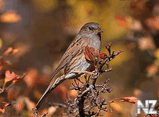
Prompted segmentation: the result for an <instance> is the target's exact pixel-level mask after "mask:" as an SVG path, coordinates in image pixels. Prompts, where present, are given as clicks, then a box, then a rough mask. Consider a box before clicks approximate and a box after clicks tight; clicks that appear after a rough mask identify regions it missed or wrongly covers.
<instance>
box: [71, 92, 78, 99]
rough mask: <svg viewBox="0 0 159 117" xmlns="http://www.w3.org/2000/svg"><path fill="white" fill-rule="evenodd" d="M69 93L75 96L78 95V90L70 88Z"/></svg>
mask: <svg viewBox="0 0 159 117" xmlns="http://www.w3.org/2000/svg"><path fill="white" fill-rule="evenodd" d="M69 95H70V96H71V97H73V98H75V97H76V96H77V95H78V92H77V91H76V90H70V91H69Z"/></svg>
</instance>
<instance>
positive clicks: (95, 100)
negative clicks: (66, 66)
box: [50, 43, 122, 117]
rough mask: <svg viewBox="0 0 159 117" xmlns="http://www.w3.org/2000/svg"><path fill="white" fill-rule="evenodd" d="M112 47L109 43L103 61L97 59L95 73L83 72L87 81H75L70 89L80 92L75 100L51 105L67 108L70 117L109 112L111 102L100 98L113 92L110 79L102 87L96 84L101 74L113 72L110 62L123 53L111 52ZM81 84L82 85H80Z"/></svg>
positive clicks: (90, 115) (84, 116)
mask: <svg viewBox="0 0 159 117" xmlns="http://www.w3.org/2000/svg"><path fill="white" fill-rule="evenodd" d="M111 45H112V44H111V43H109V44H108V45H107V46H106V49H107V51H108V55H106V54H105V55H106V56H105V57H104V58H102V59H95V60H96V63H97V64H96V66H95V70H94V71H92V72H90V73H89V72H85V71H84V72H83V73H84V78H85V81H81V80H80V79H79V78H78V79H75V80H74V83H72V87H71V88H70V89H71V90H76V91H78V95H77V97H76V98H75V99H74V100H71V99H70V97H68V99H67V101H66V103H65V104H58V103H52V104H50V105H51V106H55V105H56V106H59V107H63V108H65V109H66V110H67V113H66V114H67V115H68V116H69V117H70V116H75V117H92V116H99V114H100V111H105V112H107V110H108V107H107V106H108V105H109V103H110V102H109V103H108V102H106V100H105V99H101V98H100V97H99V96H100V94H102V93H106V92H107V93H110V92H111V88H110V86H109V85H107V82H108V81H109V79H106V81H105V82H104V83H103V84H100V85H98V84H96V81H97V79H98V77H99V76H100V75H101V74H103V73H107V72H110V71H112V68H110V67H109V62H110V61H111V60H113V59H114V58H115V57H116V56H117V55H119V54H120V53H121V52H122V51H119V52H117V53H116V52H115V51H113V52H111ZM76 72H78V71H76ZM79 82H80V83H81V84H82V85H80V83H79Z"/></svg>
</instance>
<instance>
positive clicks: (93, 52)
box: [84, 46, 99, 63]
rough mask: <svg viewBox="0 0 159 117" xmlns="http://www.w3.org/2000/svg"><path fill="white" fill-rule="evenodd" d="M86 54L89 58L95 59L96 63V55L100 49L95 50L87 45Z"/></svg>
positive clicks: (90, 59)
mask: <svg viewBox="0 0 159 117" xmlns="http://www.w3.org/2000/svg"><path fill="white" fill-rule="evenodd" d="M84 55H85V57H86V59H87V60H89V61H93V62H94V63H96V61H95V57H98V55H99V51H98V50H95V49H94V48H93V47H89V46H86V47H85V52H84Z"/></svg>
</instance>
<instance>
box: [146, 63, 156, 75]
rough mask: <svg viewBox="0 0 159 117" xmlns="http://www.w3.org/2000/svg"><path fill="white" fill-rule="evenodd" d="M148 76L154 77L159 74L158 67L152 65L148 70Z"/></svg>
mask: <svg viewBox="0 0 159 117" xmlns="http://www.w3.org/2000/svg"><path fill="white" fill-rule="evenodd" d="M146 71H147V76H148V77H151V76H154V75H155V74H156V73H157V72H158V67H157V66H156V65H150V66H148V67H147V68H146Z"/></svg>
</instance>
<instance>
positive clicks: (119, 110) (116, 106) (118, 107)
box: [110, 103, 122, 112]
mask: <svg viewBox="0 0 159 117" xmlns="http://www.w3.org/2000/svg"><path fill="white" fill-rule="evenodd" d="M110 105H111V107H112V108H113V109H114V110H115V111H117V112H122V108H121V106H120V105H119V104H117V103H111V104H110Z"/></svg>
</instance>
